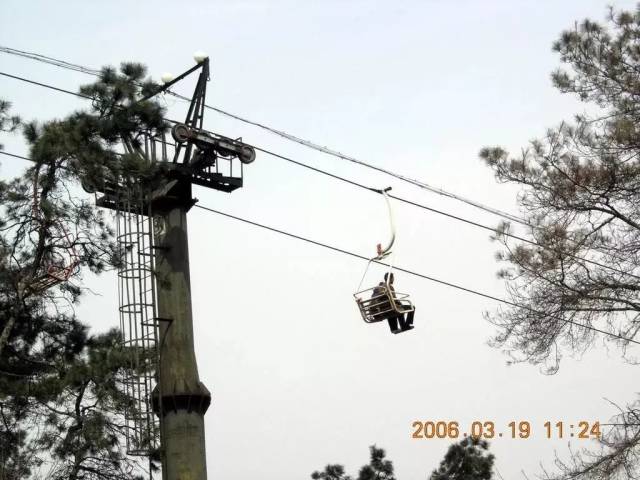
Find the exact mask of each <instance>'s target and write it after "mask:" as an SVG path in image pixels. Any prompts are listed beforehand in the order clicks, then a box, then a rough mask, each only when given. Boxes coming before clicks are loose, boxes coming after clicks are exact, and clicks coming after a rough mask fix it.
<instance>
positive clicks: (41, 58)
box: [0, 45, 636, 277]
mask: <svg viewBox="0 0 640 480" xmlns="http://www.w3.org/2000/svg"><path fill="white" fill-rule="evenodd" d="M0 52H4V53H7V54H10V55H16V56H20V57H23V58H27V59H30V60H35V61H38V62H43V63H47V64H50V65H53V66H56V67H60V68H65V69H68V70H73V71H77V72H81V73H85V74H89V75H94V76H100V70H96V69H93V68H89V67H86V66H83V65H79V64H75V63H71V62H67V61H65V60H61V59H57V58H54V57H50V56H47V55H43V54H39V53H34V52H27V51H24V50H18V49H14V48H10V47H5V46H1V45H0ZM36 84H39V83H37V82H36ZM165 93H167V94H169V95H172V96H174V97H176V98H178V99H180V100H182V101H185V102H190V101H191V99H189V98H188V97H186V96H184V95H180V94H178V93H176V92H174V91H172V90H171V89H166V90H165ZM204 107H205V108H207V109H209V110H212V111H214V112H216V113H218V114H221V115H225V116H227V117H229V118H233V119H235V120H238V121H240V122H243V123H246V124H249V125H253V126H255V127H258V128H261V129H264V130H267V131H269V132H271V133H274V134H276V135H278V136H280V137H282V138H285V139H287V140H290V141H293V142H296V143H299V144H301V145H303V146H306V147H309V148H312V149H314V150H317V151H319V152H321V153H325V154H328V155H332V156H334V157H337V158H340V159H343V160H347V161H350V162H352V163H356V164H359V165H361V166H364V167H367V168H370V169H373V170H376V171H378V172H380V173H384V174H386V175H390V176H392V177H395V178H396V179H399V180H402V181H404V182H408V183H410V184H413V185H416V186H418V187H420V188H423V189H425V190H428V191H431V192H433V193H437V194H439V195H442V196H445V197H449V198H452V199H455V200H458V201H461V202H463V203H466V204H468V205H471V206H473V207H476V208H478V209H481V210H483V211H486V212H488V213H492V214H494V215H497V216H500V217H502V218H504V219H506V220H509V221H512V222H516V223H519V224H521V225H525V226H527V227H530V228H532V229H534V230H541V229H542V228H541V227H540V226H537V225H534V224H531V223H530V222H529V221H527V220H525V219H523V218H522V217H518V216H516V215H513V214H511V213H508V212H504V211H501V210H499V209H496V208H493V207H489V206H487V205H484V204H482V203H480V202H476V201H474V200H471V199H468V198H465V197H462V196H460V195H456V194H454V193H452V192H449V191H446V190H444V189H442V188H436V187H433V186H431V185H428V184H427V183H425V182H421V181H419V180H416V179H413V178H409V177H406V176H404V175H401V174H398V173H395V172H392V171H390V170H387V169H384V168H381V167H377V166H375V165H372V164H369V163H367V162H364V161H362V160H359V159H357V158H355V157H352V156H349V155H345V154H343V153H341V152H338V151H336V150H333V149H330V148H328V147H324V146H321V145H318V144H316V143H313V142H311V141H308V140H304V139H302V138H300V137H297V136H295V135H292V134H290V133H287V132H284V131H282V130H278V129H276V128H273V127H270V126H268V125H265V124H262V123H260V122H256V121H253V120H250V119H247V118H244V117H241V116H239V115H236V114H233V113H230V112H227V111H225V110H223V109H221V108H218V107H214V106H211V105H207V104H204ZM174 123H177V122H174ZM494 230H495V229H494ZM573 242H574V243H577V242H575V241H573ZM616 260H621V259H620V258H616ZM625 273H626V272H625ZM626 274H628V275H630V276H633V277H635V276H636V275H633V274H630V273H626Z"/></svg>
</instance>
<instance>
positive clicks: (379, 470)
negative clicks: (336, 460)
mask: <svg viewBox="0 0 640 480" xmlns="http://www.w3.org/2000/svg"><path fill="white" fill-rule="evenodd" d="M369 455H370V456H369V463H368V464H367V465H364V466H363V467H362V468H361V469H360V472H359V474H358V480H395V477H394V475H393V463H392V462H391V460H387V459H386V452H385V451H384V450H383V449H382V448H378V447H376V446H375V445H372V446H370V447H369ZM311 478H312V479H314V480H351V477H350V476H349V475H347V474H346V473H345V469H344V467H343V466H342V465H337V464H334V465H327V466H326V467H325V468H324V470H323V471H322V472H319V471H316V472H313V473H312V474H311Z"/></svg>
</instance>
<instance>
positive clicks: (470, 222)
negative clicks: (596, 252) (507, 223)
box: [0, 72, 640, 279]
mask: <svg viewBox="0 0 640 480" xmlns="http://www.w3.org/2000/svg"><path fill="white" fill-rule="evenodd" d="M0 74H2V72H0ZM170 121H171V120H170ZM247 145H249V144H247ZM250 146H252V147H253V148H254V149H255V150H256V151H259V152H262V153H265V154H267V155H271V156H273V157H276V158H279V159H281V160H285V161H287V162H289V163H293V164H295V165H298V166H300V167H303V168H306V169H308V170H312V171H314V172H317V173H320V174H322V175H325V176H328V177H330V178H333V179H335V180H338V181H341V182H344V183H347V184H349V185H353V186H354V187H358V188H362V189H364V190H369V191H371V192H374V193H377V194H382V192H381V191H380V190H379V189H376V188H372V187H368V186H367V185H364V184H362V183H359V182H356V181H354V180H350V179H348V178H345V177H342V176H340V175H336V174H334V173H330V172H327V171H325V170H322V169H319V168H316V167H313V166H311V165H307V164H306V163H302V162H299V161H297V160H294V159H292V158H290V157H286V156H284V155H280V154H279V153H275V152H272V151H270V150H267V149H264V148H261V147H256V146H254V145H250ZM0 154H2V155H8V156H11V157H16V158H20V159H22V160H27V161H32V160H31V159H30V158H27V157H23V156H20V155H16V154H12V153H8V152H5V151H0ZM387 196H388V197H389V198H392V199H394V200H397V201H399V202H402V203H406V204H407V205H412V206H414V207H417V208H420V209H423V210H426V211H428V212H432V213H435V214H438V215H442V216H444V217H447V218H450V219H452V220H456V221H459V222H462V223H466V224H467V225H472V226H474V227H477V228H481V229H483V230H486V231H488V232H492V233H496V229H495V228H493V227H490V226H488V225H484V224H482V223H478V222H476V221H473V220H469V219H467V218H464V217H460V216H458V215H454V214H452V213H448V212H444V211H442V210H438V209H436V208H433V207H429V206H427V205H424V204H421V203H418V202H414V201H412V200H408V199H406V198H402V197H398V196H396V195H391V194H387ZM500 234H501V235H504V236H505V237H509V238H512V239H514V240H518V241H520V242H524V243H527V244H529V245H533V246H536V247H539V248H542V249H545V250H552V249H551V248H550V247H546V246H544V245H540V244H539V243H537V242H536V241H534V240H530V239H528V238H525V237H521V236H519V235H515V234H513V233H509V232H506V231H505V232H500ZM567 256H568V257H570V258H573V259H575V260H580V261H583V262H586V263H589V264H591V265H595V266H597V267H600V268H604V269H606V270H610V271H612V272H616V273H619V274H622V275H627V276H629V277H632V278H636V279H640V275H636V274H634V273H631V272H625V271H624V270H620V269H618V268H615V267H612V266H610V265H606V264H604V263H600V262H597V261H595V260H590V259H588V258H583V257H580V256H578V255H573V254H571V253H567Z"/></svg>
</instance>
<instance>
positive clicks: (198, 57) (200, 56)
mask: <svg viewBox="0 0 640 480" xmlns="http://www.w3.org/2000/svg"><path fill="white" fill-rule="evenodd" d="M207 58H209V55H207V54H206V53H204V52H202V51H200V50H198V51H197V52H196V53H194V54H193V59H194V60H195V61H196V63H202V62H204V61H205V60H206V59H207Z"/></svg>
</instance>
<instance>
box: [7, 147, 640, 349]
mask: <svg viewBox="0 0 640 480" xmlns="http://www.w3.org/2000/svg"><path fill="white" fill-rule="evenodd" d="M0 154H3V155H9V156H11V157H16V158H20V159H23V160H29V161H31V159H29V158H27V157H23V156H20V155H15V154H10V153H7V152H4V151H0ZM367 188H368V187H367ZM195 207H197V208H200V209H202V210H206V211H209V212H212V213H216V214H218V215H222V216H225V217H228V218H231V219H234V220H237V221H240V222H244V223H247V224H250V225H253V226H256V227H260V228H263V229H265V230H269V231H272V232H275V233H280V234H282V235H285V236H288V237H291V238H295V239H297V240H302V241H304V242H307V243H311V244H313V245H316V246H320V247H323V248H327V249H329V250H333V251H336V252H339V253H342V254H344V255H348V256H351V257H355V258H358V259H360V260H365V261H367V262H370V261H372V260H371V259H370V258H369V257H365V256H364V255H360V254H357V253H354V252H350V251H348V250H344V249H342V248H338V247H335V246H332V245H328V244H325V243H322V242H318V241H315V240H312V239H309V238H306V237H302V236H300V235H295V234H293V233H289V232H286V231H284V230H280V229H277V228H274V227H270V226H268V225H263V224H261V223H257V222H253V221H251V220H247V219H244V218H241V217H237V216H234V215H231V214H228V213H225V212H221V211H219V210H214V209H212V208H209V207H204V206H202V205H195ZM373 262H375V263H378V264H380V265H383V266H386V267H390V265H389V264H387V263H385V262H381V261H379V260H373ZM394 269H395V270H398V271H401V272H404V273H407V274H409V275H414V276H416V277H419V278H423V279H425V280H429V281H431V282H435V283H438V284H440V285H444V286H447V287H450V288H454V289H456V290H460V291H463V292H467V293H470V294H473V295H476V296H479V297H483V298H487V299H489V300H493V301H496V302H499V303H504V304H506V305H510V306H512V307H516V308H522V309H525V310H527V311H530V312H531V313H535V314H538V315H546V314H545V313H544V312H540V311H538V310H535V309H533V308H531V307H527V306H526V305H520V304H517V303H515V302H511V301H509V300H506V299H504V298H499V297H496V296H493V295H490V294H487V293H483V292H479V291H477V290H473V289H470V288H467V287H463V286H461V285H457V284H455V283H451V282H447V281H445V280H441V279H438V278H435V277H431V276H428V275H424V274H422V273H419V272H415V271H412V270H409V269H406V268H402V267H397V266H396V267H394ZM547 316H549V317H550V318H554V319H556V320H559V321H562V322H565V323H569V324H571V325H575V326H577V327H580V328H585V329H587V330H592V331H595V332H598V333H602V334H604V335H607V336H610V337H613V338H617V339H619V340H624V341H626V342H629V343H635V344H638V345H640V342H639V341H636V340H633V339H631V338H626V337H623V336H622V335H618V334H615V333H611V332H607V331H605V330H601V329H599V328H596V327H591V326H589V325H583V324H580V323H578V322H574V321H573V320H567V319H564V318H560V317H556V316H550V315H547Z"/></svg>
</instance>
